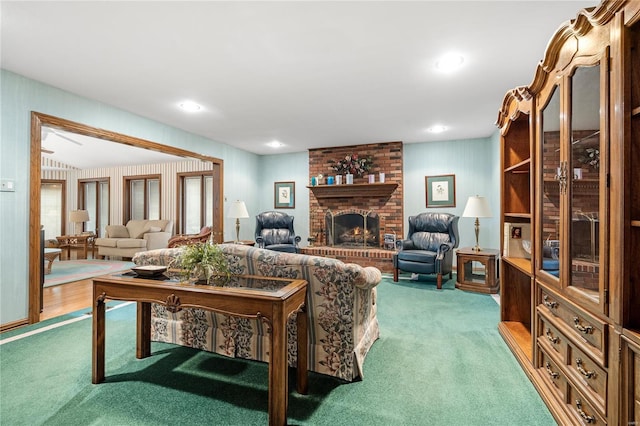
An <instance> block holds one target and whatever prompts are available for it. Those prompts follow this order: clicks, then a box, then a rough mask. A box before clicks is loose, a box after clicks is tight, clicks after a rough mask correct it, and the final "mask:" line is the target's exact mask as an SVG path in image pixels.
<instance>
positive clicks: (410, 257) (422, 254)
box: [397, 250, 436, 264]
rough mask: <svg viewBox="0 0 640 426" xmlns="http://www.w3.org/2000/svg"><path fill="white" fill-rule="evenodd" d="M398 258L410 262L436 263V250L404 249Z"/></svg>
mask: <svg viewBox="0 0 640 426" xmlns="http://www.w3.org/2000/svg"><path fill="white" fill-rule="evenodd" d="M397 256H398V259H400V260H406V261H408V262H420V263H431V264H433V263H435V261H436V252H433V251H428V250H402V251H399V252H398V255H397Z"/></svg>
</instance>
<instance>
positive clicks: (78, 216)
mask: <svg viewBox="0 0 640 426" xmlns="http://www.w3.org/2000/svg"><path fill="white" fill-rule="evenodd" d="M69 222H73V223H74V224H75V225H74V226H75V227H74V229H73V230H74V232H75V234H76V235H78V223H83V222H89V212H88V211H87V210H71V211H70V212H69Z"/></svg>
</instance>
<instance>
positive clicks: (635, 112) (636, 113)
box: [631, 106, 640, 117]
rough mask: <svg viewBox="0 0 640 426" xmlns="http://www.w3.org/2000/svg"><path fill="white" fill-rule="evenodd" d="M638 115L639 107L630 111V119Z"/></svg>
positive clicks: (639, 112) (639, 113)
mask: <svg viewBox="0 0 640 426" xmlns="http://www.w3.org/2000/svg"><path fill="white" fill-rule="evenodd" d="M639 115H640V106H638V107H635V108H634V109H632V110H631V116H632V117H637V116H639Z"/></svg>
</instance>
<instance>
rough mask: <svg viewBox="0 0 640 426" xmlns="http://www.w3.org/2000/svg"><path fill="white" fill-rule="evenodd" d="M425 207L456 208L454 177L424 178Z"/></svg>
mask: <svg viewBox="0 0 640 426" xmlns="http://www.w3.org/2000/svg"><path fill="white" fill-rule="evenodd" d="M424 183H425V188H426V192H427V207H455V206H456V175H440V176H425V177H424Z"/></svg>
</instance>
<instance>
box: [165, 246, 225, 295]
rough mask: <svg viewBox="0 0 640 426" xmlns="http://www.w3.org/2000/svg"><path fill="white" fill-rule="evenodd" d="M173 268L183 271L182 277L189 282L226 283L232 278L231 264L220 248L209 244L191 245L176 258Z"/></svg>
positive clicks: (183, 249)
mask: <svg viewBox="0 0 640 426" xmlns="http://www.w3.org/2000/svg"><path fill="white" fill-rule="evenodd" d="M172 263H174V265H173V266H175V267H177V268H179V269H180V270H181V276H182V278H184V279H185V280H188V281H200V280H204V281H206V283H207V285H209V284H212V281H217V282H222V283H226V282H227V281H228V280H229V277H230V276H231V272H230V270H229V263H228V261H227V258H226V257H225V255H224V253H222V250H220V247H218V246H217V245H216V244H211V243H209V242H205V243H195V244H189V245H185V246H183V247H182V252H181V253H180V254H179V255H178V257H177V258H175V260H174V262H172Z"/></svg>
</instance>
